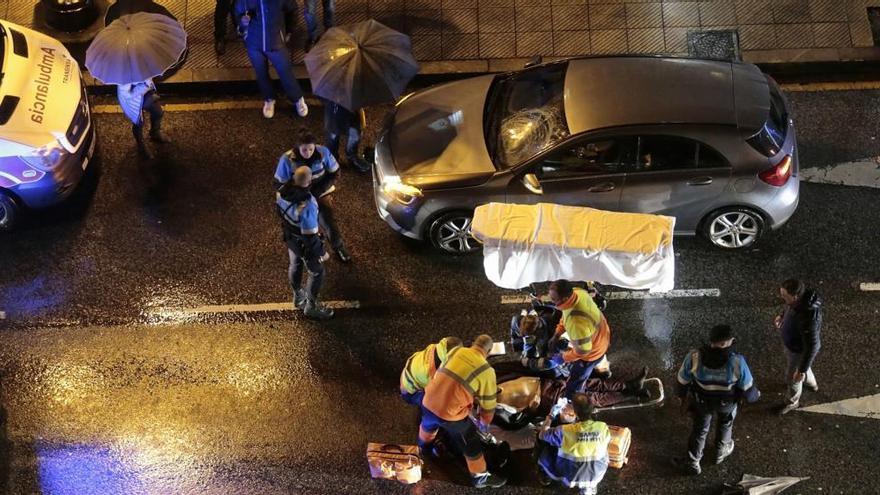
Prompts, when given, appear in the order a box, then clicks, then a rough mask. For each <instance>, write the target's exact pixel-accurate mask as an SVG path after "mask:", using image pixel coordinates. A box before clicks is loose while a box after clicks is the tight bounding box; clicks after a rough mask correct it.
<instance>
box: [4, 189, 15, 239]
mask: <svg viewBox="0 0 880 495" xmlns="http://www.w3.org/2000/svg"><path fill="white" fill-rule="evenodd" d="M18 210H19V208H18V205H17V204H16V203H15V200H13V199H12V198H11V197H10V196H9V195H8V194H5V193H4V192H3V191H0V232H8V231H10V230H12V228H13V227H15V224H16V222H17V221H18V214H19V211H18Z"/></svg>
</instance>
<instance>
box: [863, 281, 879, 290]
mask: <svg viewBox="0 0 880 495" xmlns="http://www.w3.org/2000/svg"><path fill="white" fill-rule="evenodd" d="M859 290H863V291H865V292H873V291H880V283H878V282H862V283H860V284H859Z"/></svg>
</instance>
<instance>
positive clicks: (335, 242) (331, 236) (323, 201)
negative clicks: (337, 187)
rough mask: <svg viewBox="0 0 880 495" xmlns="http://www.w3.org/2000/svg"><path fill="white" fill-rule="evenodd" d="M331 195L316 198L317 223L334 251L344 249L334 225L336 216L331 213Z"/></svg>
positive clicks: (336, 227) (337, 227) (337, 229)
mask: <svg viewBox="0 0 880 495" xmlns="http://www.w3.org/2000/svg"><path fill="white" fill-rule="evenodd" d="M332 196H333V194H332V193H330V194H326V195H324V196H321V197H320V198H318V221H319V222H320V223H321V229H322V230H323V231H324V235H325V236H326V237H327V240H328V241H330V246H332V247H333V250H334V251H336V250H338V249H339V248H341V247H344V243H343V242H342V235H341V234H340V233H339V226H337V225H336V216H335V215H334V213H333V200H332Z"/></svg>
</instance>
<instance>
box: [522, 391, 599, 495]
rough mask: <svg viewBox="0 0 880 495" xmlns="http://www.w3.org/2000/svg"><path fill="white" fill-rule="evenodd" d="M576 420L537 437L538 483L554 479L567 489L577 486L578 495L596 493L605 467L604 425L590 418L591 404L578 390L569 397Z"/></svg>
mask: <svg viewBox="0 0 880 495" xmlns="http://www.w3.org/2000/svg"><path fill="white" fill-rule="evenodd" d="M572 407H573V408H574V413H575V415H577V421H576V422H574V423H571V424H567V425H561V426H557V427H555V428H549V423H548V424H547V426H546V427H545V429H544V430H543V431H541V433H540V435H539V436H538V443H537V449H538V474H539V476H540V478H541V479H540V481H541V484H542V485H544V486H549V485H550V480H555V481H558V482H560V483H562V484H563V485H565V486H566V487H568V488H579V489H580V491H581V494H582V495H592V494H595V493H596V488H597V486H598V485H599V482H600V481H602V478H603V477H604V476H605V471H606V470H607V469H608V443H609V442H610V441H611V432H610V431H609V430H608V425H607V424H605V423H603V422H601V421H594V420H593V418H592V416H593V405H592V404H591V403H590V399H589V398H588V397H587V396H586V395H584V394H581V393H577V394H575V395H574V399H573V400H572Z"/></svg>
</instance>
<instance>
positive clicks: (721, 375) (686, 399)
mask: <svg viewBox="0 0 880 495" xmlns="http://www.w3.org/2000/svg"><path fill="white" fill-rule="evenodd" d="M733 341H734V337H733V330H732V329H731V328H730V326H729V325H716V326H714V327H712V329H711V330H710V331H709V344H708V345H705V346H703V347H701V348H700V349H694V350H691V351H690V352H688V354H687V356H685V358H684V362H682V364H681V368H680V369H679V370H678V377H677V378H678V383H677V387H676V395H677V396H678V398H679V401H680V402H681V404H682V406H683V410H685V409H684V407H685V406H686V407H687V410H689V411H690V412H691V414H692V416H693V429H692V430H691V436H690V439H689V440H688V453H687V454H688V455H687V457H676V458H674V459H673V460H672V462H673V465H675V466H676V467H678V468H679V469H680V470H681V471H683V472H684V473H685V474H692V475H695V474H700V472H701V469H700V460H701V459H702V458H703V448H704V447H705V445H706V437H707V436H709V428H711V426H712V418H713V417H715V416H717V417H718V425H717V429H716V432H715V446H716V452H715V464H721V463H722V462H724V459H726V458H727V457H728V456H729V455H730V454H732V453H733V420H734V419H735V418H736V410H737V403H738V402H739V400H740V399H745V400H746V402H756V401H757V400H758V399H759V398H760V397H761V392H760V391H758V388H757V387H756V386H755V383H754V380H753V379H752V373H751V371H750V370H749V366H748V364H746V358H745V357H743V356H742V355H740V354H737V353H736V352H734V351H733Z"/></svg>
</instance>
